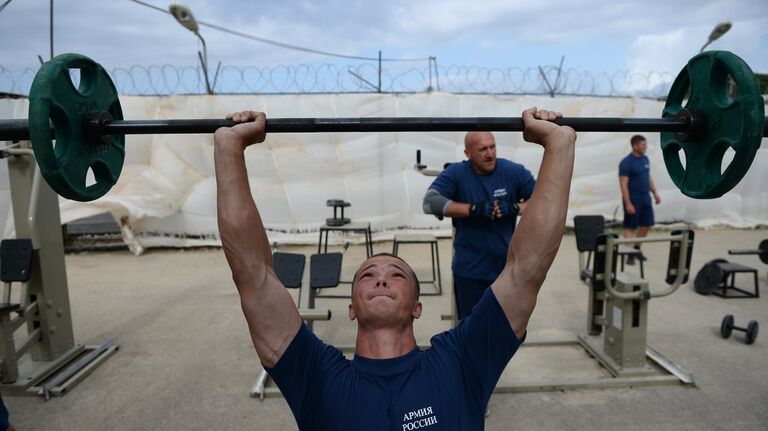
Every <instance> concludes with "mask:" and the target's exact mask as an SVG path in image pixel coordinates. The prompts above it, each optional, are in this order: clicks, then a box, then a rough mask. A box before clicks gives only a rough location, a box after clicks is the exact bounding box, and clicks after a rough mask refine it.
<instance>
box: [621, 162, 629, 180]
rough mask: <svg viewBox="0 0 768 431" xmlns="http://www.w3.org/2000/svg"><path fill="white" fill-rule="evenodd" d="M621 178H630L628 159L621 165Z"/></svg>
mask: <svg viewBox="0 0 768 431" xmlns="http://www.w3.org/2000/svg"><path fill="white" fill-rule="evenodd" d="M619 176H620V177H628V176H629V163H627V159H624V160H622V161H621V163H619Z"/></svg>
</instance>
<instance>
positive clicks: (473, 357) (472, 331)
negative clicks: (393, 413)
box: [432, 287, 525, 403]
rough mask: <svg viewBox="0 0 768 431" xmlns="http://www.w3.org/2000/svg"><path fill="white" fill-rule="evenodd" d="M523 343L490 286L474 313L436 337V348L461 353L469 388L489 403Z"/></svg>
mask: <svg viewBox="0 0 768 431" xmlns="http://www.w3.org/2000/svg"><path fill="white" fill-rule="evenodd" d="M523 339H525V337H523ZM521 344H522V340H518V339H517V336H516V335H515V331H514V330H513V329H512V326H511V325H510V324H509V320H507V316H506V314H504V310H503V309H502V308H501V305H500V304H499V301H498V300H497V299H496V295H494V293H493V291H492V290H491V289H490V287H489V288H488V289H486V290H485V293H483V296H482V298H481V299H480V301H479V302H478V303H477V305H475V308H474V309H473V310H472V314H470V315H469V316H467V317H466V318H465V319H464V320H462V321H461V322H460V323H459V324H458V325H456V327H455V328H453V329H451V330H450V331H448V332H444V333H443V334H440V335H438V336H435V337H434V338H433V339H432V346H433V348H434V347H438V348H441V347H442V348H448V349H451V350H453V351H454V352H455V353H456V354H457V355H458V361H459V363H460V366H461V368H462V373H463V375H464V380H465V382H467V385H468V389H469V390H470V391H472V392H473V393H474V394H475V395H476V396H478V397H479V399H481V400H483V402H486V403H487V401H488V399H490V397H491V393H492V392H493V389H494V387H495V386H496V383H497V382H498V381H499V378H500V377H501V374H502V373H503V372H504V368H506V366H507V364H508V363H509V361H510V359H512V357H513V356H514V355H515V352H517V349H518V348H519V347H520V345H521Z"/></svg>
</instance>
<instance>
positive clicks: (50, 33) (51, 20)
mask: <svg viewBox="0 0 768 431" xmlns="http://www.w3.org/2000/svg"><path fill="white" fill-rule="evenodd" d="M50 5H51V7H50V19H49V24H50V28H49V29H48V36H49V38H50V47H51V60H53V0H51V2H50Z"/></svg>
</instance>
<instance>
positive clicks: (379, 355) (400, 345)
mask: <svg viewBox="0 0 768 431" xmlns="http://www.w3.org/2000/svg"><path fill="white" fill-rule="evenodd" d="M415 347H416V338H415V337H414V336H413V325H409V326H407V327H405V328H375V329H374V328H366V327H358V330H357V341H356V343H355V353H356V354H358V355H360V356H364V357H366V358H370V359H390V358H396V357H398V356H403V355H405V354H407V353H409V352H410V351H411V350H413V349H414V348H415Z"/></svg>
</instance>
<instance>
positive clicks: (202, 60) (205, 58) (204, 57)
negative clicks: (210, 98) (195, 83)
mask: <svg viewBox="0 0 768 431" xmlns="http://www.w3.org/2000/svg"><path fill="white" fill-rule="evenodd" d="M195 36H197V37H198V38H199V39H200V42H202V43H203V54H202V56H201V57H200V63H202V65H203V74H204V76H205V90H206V91H207V92H208V94H213V91H212V90H211V84H210V83H209V81H208V48H207V47H206V46H205V39H203V36H200V33H199V32H195ZM198 55H200V53H199V52H198Z"/></svg>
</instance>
